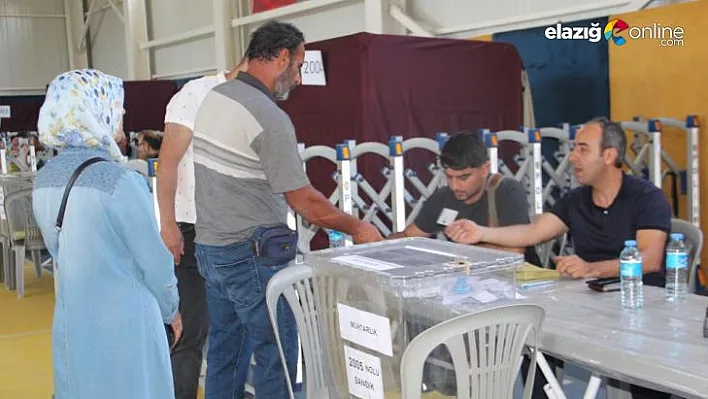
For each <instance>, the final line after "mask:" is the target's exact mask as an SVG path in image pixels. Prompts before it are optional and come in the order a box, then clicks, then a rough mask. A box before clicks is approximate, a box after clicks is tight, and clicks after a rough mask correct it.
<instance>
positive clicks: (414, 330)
mask: <svg viewBox="0 0 708 399" xmlns="http://www.w3.org/2000/svg"><path fill="white" fill-rule="evenodd" d="M523 262H524V258H523V255H521V254H517V253H513V252H505V251H499V250H492V249H486V248H482V247H477V246H470V245H460V244H455V243H451V242H447V241H442V240H433V239H427V238H405V239H399V240H389V241H383V242H379V243H374V244H366V245H357V246H353V247H342V248H331V249H326V250H322V251H316V252H312V253H310V254H309V255H308V256H307V263H308V264H309V265H310V266H312V268H313V271H314V280H315V285H316V290H315V291H316V296H317V301H318V302H317V305H318V308H319V311H318V314H319V323H320V329H321V331H322V335H323V337H322V338H323V341H324V342H323V345H324V351H325V352H326V353H324V354H323V355H326V357H325V358H326V362H327V365H328V370H329V372H330V374H331V375H330V376H329V378H330V379H331V381H330V384H329V386H330V390H331V391H332V392H330V394H331V397H334V398H352V397H354V398H396V397H400V391H401V388H400V387H401V384H400V362H401V357H402V356H403V352H404V351H405V349H406V346H407V345H408V343H409V342H410V341H411V340H412V339H413V338H415V336H416V335H418V334H419V333H421V332H423V331H425V330H426V329H427V328H429V327H432V326H433V325H435V324H437V323H439V322H442V321H444V320H443V319H444V317H445V316H442V315H445V314H447V315H449V314H451V312H449V311H441V309H443V308H445V309H451V308H452V309H465V311H466V312H469V311H474V310H475V309H477V308H479V309H480V310H481V309H483V308H484V307H488V306H490V305H497V304H499V303H500V302H503V301H511V300H514V299H515V295H516V277H515V271H516V269H517V267H519V266H521V265H523ZM453 313H454V312H453ZM440 358H442V360H444V358H445V356H444V355H443V356H440ZM429 361H430V358H429ZM443 363H444V361H443ZM426 367H427V365H426ZM445 370H448V371H445ZM425 375H426V378H428V379H431V380H436V381H437V384H438V385H440V387H439V388H441V389H437V390H439V391H441V392H444V391H445V389H444V388H445V387H444V386H442V385H444V381H443V380H449V379H452V380H453V381H454V372H453V371H452V370H449V367H448V368H447V369H445V368H444V367H443V368H439V367H438V368H432V369H430V370H428V371H426V373H425ZM441 381H442V382H441ZM433 382H435V381H433ZM441 384H442V385H441Z"/></svg>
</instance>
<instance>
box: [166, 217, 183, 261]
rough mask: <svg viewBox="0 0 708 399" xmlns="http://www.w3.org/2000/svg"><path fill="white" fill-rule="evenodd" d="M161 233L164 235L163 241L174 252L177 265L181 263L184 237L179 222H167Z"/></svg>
mask: <svg viewBox="0 0 708 399" xmlns="http://www.w3.org/2000/svg"><path fill="white" fill-rule="evenodd" d="M160 235H161V236H162V242H164V243H165V246H166V247H167V249H168V250H169V251H170V252H171V253H172V256H173V257H174V259H175V265H179V262H180V260H181V258H182V254H184V239H183V237H182V232H181V231H180V229H179V226H177V223H167V225H166V226H162V229H161V230H160Z"/></svg>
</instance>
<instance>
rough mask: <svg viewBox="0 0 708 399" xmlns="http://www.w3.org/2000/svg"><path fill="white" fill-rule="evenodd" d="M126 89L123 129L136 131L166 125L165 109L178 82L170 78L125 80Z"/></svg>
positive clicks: (159, 127) (156, 128)
mask: <svg viewBox="0 0 708 399" xmlns="http://www.w3.org/2000/svg"><path fill="white" fill-rule="evenodd" d="M123 87H124V89H125V103H124V107H125V117H124V118H123V129H125V131H126V132H136V131H139V130H143V129H153V130H160V131H162V129H164V127H165V109H166V108H167V104H168V103H169V102H170V99H171V98H172V96H174V95H175V94H176V93H177V91H178V88H177V83H175V82H173V81H170V80H151V81H132V82H123Z"/></svg>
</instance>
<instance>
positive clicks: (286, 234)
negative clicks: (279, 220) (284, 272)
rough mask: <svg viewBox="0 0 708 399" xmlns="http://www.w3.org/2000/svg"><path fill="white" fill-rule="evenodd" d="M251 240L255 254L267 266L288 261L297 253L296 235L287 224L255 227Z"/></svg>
mask: <svg viewBox="0 0 708 399" xmlns="http://www.w3.org/2000/svg"><path fill="white" fill-rule="evenodd" d="M251 240H252V241H253V246H254V251H255V253H256V256H257V257H258V258H259V259H260V261H261V262H263V263H264V264H266V265H268V266H277V265H282V264H284V263H288V262H290V261H292V260H294V259H295V256H296V255H297V240H298V235H297V232H296V231H293V230H292V229H291V228H290V227H288V225H287V224H278V225H275V226H269V227H265V226H259V227H256V229H255V230H254V231H253V235H252V236H251Z"/></svg>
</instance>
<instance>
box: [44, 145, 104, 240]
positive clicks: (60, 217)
mask: <svg viewBox="0 0 708 399" xmlns="http://www.w3.org/2000/svg"><path fill="white" fill-rule="evenodd" d="M101 161H106V160H105V159H103V158H99V157H94V158H90V159H88V160H87V161H84V163H82V164H81V165H79V167H78V168H76V170H75V171H74V173H73V174H72V175H71V177H70V178H69V182H68V183H66V188H65V189H64V196H63V197H62V199H61V206H60V207H59V215H57V223H56V225H55V226H56V228H57V231H60V230H61V226H62V224H64V212H66V201H68V200H69V192H70V191H71V187H72V186H73V185H74V182H76V179H77V178H78V177H79V175H80V174H81V172H82V171H83V170H84V169H86V167H88V166H89V165H91V164H94V163H96V162H101Z"/></svg>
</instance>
